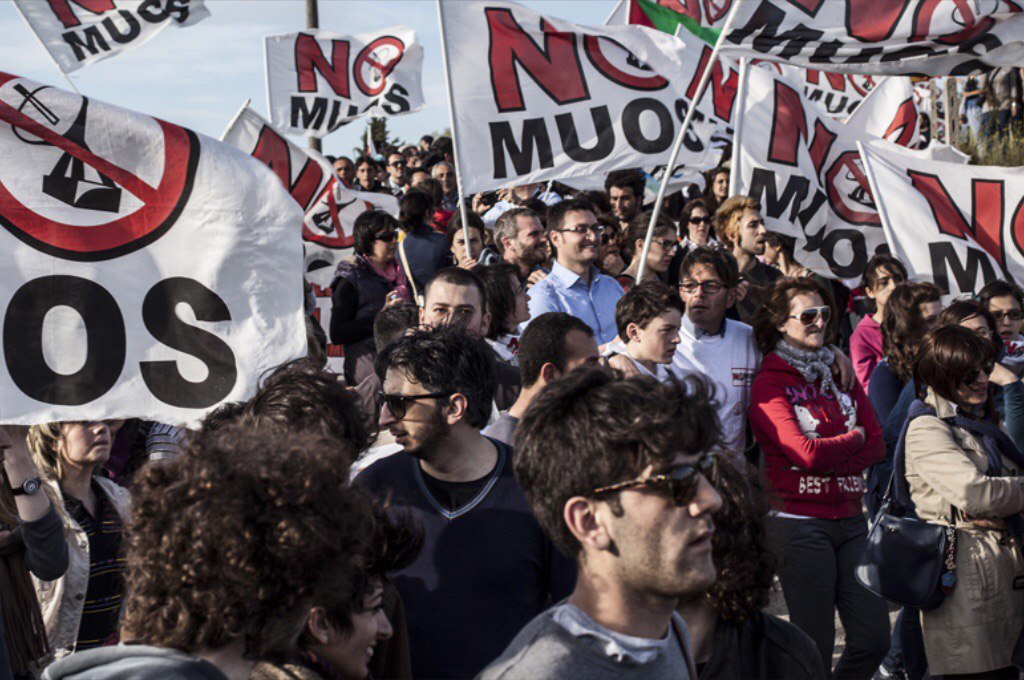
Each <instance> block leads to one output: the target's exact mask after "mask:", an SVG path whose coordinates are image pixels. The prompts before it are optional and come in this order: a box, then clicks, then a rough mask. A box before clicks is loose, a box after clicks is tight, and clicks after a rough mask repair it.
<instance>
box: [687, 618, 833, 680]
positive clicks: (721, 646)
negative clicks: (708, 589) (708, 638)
mask: <svg viewBox="0 0 1024 680" xmlns="http://www.w3.org/2000/svg"><path fill="white" fill-rule="evenodd" d="M698 670H699V673H700V678H701V680H704V679H705V678H716V679H719V680H733V679H734V680H743V679H745V678H758V679H759V680H791V679H792V680H799V679H802V678H824V677H826V675H825V669H824V668H823V667H822V665H821V656H820V655H819V654H818V648H817V647H815V646H814V643H813V642H812V641H811V638H809V637H807V634H806V633H804V632H803V631H802V630H800V629H799V628H797V627H796V626H794V625H793V624H792V623H789V622H787V621H783V620H782V619H780V618H777V617H775V616H772V615H771V614H766V613H764V612H758V613H757V615H755V616H754V617H753V618H751V619H749V620H748V621H746V622H745V623H730V622H725V621H723V622H719V624H718V628H717V629H716V630H715V646H714V651H712V653H711V658H710V659H708V662H707V663H706V664H703V665H699V666H698Z"/></svg>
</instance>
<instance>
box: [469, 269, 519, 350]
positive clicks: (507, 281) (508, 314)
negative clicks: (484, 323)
mask: <svg viewBox="0 0 1024 680" xmlns="http://www.w3.org/2000/svg"><path fill="white" fill-rule="evenodd" d="M470 271H472V272H473V273H474V274H476V275H477V276H478V277H479V278H480V282H481V283H483V284H484V297H486V299H487V310H488V311H489V312H490V313H491V327H490V328H488V329H487V337H488V339H490V340H496V339H497V338H498V337H500V336H501V335H504V334H505V333H511V332H513V331H514V330H515V328H516V323H515V319H514V316H515V313H516V295H517V294H518V291H517V290H516V289H515V286H514V285H513V284H512V280H511V277H513V276H514V277H516V280H518V279H519V270H518V269H517V268H516V266H515V265H512V264H508V263H506V262H498V263H496V264H490V265H483V264H478V265H476V266H475V267H473V268H472V269H471V270H470Z"/></svg>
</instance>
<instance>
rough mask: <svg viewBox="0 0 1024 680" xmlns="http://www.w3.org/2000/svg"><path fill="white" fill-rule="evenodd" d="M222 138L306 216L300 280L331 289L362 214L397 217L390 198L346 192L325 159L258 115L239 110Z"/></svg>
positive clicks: (302, 224) (348, 250)
mask: <svg viewBox="0 0 1024 680" xmlns="http://www.w3.org/2000/svg"><path fill="white" fill-rule="evenodd" d="M221 139H222V140H223V141H225V142H227V143H228V144H231V145H232V146H235V147H237V148H239V149H241V150H242V151H244V152H245V153H247V154H251V155H252V156H255V157H256V158H257V159H259V160H260V161H262V162H263V163H265V164H266V165H268V166H269V167H270V169H271V170H273V171H274V174H275V175H277V177H278V179H280V180H281V184H282V185H284V187H285V188H286V189H288V191H289V192H290V193H291V195H292V198H294V199H295V202H296V203H298V204H299V206H300V207H301V208H302V211H303V213H304V215H305V218H304V219H303V220H301V222H299V223H296V225H295V228H296V229H300V228H301V230H302V238H303V241H304V245H305V253H306V255H305V268H304V270H303V273H304V275H305V276H306V278H307V279H309V281H310V283H314V284H317V285H320V286H324V287H326V286H328V285H330V282H331V278H332V277H333V274H334V268H335V267H336V266H337V264H338V263H339V262H340V261H341V260H343V259H345V258H347V257H349V256H350V255H351V254H352V226H353V224H354V223H355V219H356V218H357V217H359V215H360V214H361V213H362V212H363V211H364V210H369V209H371V208H374V207H377V208H381V209H382V210H385V211H387V212H389V213H390V214H392V215H397V214H398V201H397V200H396V199H395V197H394V196H389V195H385V194H374V193H369V192H361V191H353V190H351V189H347V188H345V186H344V185H343V184H342V183H341V180H340V179H338V176H337V175H336V174H334V169H333V168H332V167H331V164H330V163H328V162H327V159H326V158H324V157H323V156H321V155H320V154H318V153H316V152H315V151H310V150H308V149H303V148H301V147H300V146H298V145H297V144H295V143H294V142H292V141H291V140H289V139H288V138H287V137H285V136H284V135H282V134H281V133H280V132H277V131H276V130H275V129H274V128H273V126H271V124H270V123H269V122H268V121H267V120H266V119H265V118H263V116H261V115H260V114H258V113H256V112H255V111H253V110H252V109H251V108H249V106H248V105H245V106H243V107H242V109H241V110H240V111H239V112H238V115H236V116H235V119H234V120H233V121H231V123H230V124H229V125H228V128H227V130H225V131H224V134H223V136H222V137H221Z"/></svg>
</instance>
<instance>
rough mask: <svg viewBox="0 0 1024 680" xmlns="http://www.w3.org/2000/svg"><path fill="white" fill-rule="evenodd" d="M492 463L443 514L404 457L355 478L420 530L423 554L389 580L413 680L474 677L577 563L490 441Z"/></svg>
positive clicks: (557, 595) (507, 452)
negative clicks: (401, 614)
mask: <svg viewBox="0 0 1024 680" xmlns="http://www.w3.org/2000/svg"><path fill="white" fill-rule="evenodd" d="M490 441H491V442H493V443H494V445H495V447H497V449H498V464H497V466H496V467H495V469H494V472H493V473H492V477H491V479H490V481H489V482H488V483H487V485H486V486H485V487H484V489H483V490H482V491H481V492H480V494H478V495H477V496H476V497H475V498H474V499H473V500H471V501H469V502H468V503H467V504H466V505H464V506H462V507H461V508H459V509H458V510H455V511H453V512H448V511H446V510H444V508H443V507H442V506H441V505H439V504H438V503H437V501H436V500H434V498H433V496H431V495H430V492H429V491H428V490H427V487H426V485H425V482H424V481H423V476H422V475H423V473H422V471H421V469H420V465H419V461H418V460H417V459H416V458H413V457H412V456H410V455H408V454H407V453H405V452H400V453H396V454H394V455H392V456H389V457H387V458H385V459H383V460H380V461H378V462H376V463H374V464H373V465H371V466H370V467H368V468H367V469H366V470H365V471H363V472H362V473H361V474H360V475H359V476H358V477H356V479H355V482H354V483H355V485H356V486H360V487H362V488H364V489H367V490H368V491H370V492H371V493H372V494H374V495H375V496H378V497H380V498H384V497H386V496H387V495H388V494H389V493H390V494H391V495H392V498H393V499H394V500H395V501H396V502H399V503H402V504H404V505H407V506H409V507H410V508H412V509H413V511H414V512H415V514H416V515H417V516H418V519H419V520H420V522H421V523H422V524H423V528H424V531H425V542H424V546H423V552H421V553H420V556H419V558H417V560H416V561H415V562H414V563H413V564H412V565H411V566H409V567H408V568H406V569H404V570H402V571H400V572H398V573H397V574H395V575H393V581H394V584H395V587H396V588H397V589H398V592H399V594H401V596H402V603H403V605H404V606H405V612H406V618H407V621H408V627H409V646H410V653H411V656H412V675H413V677H414V678H471V677H473V676H475V675H476V674H477V673H479V672H480V671H481V670H483V668H484V667H485V666H487V664H489V663H490V662H491V661H493V660H494V659H496V658H497V657H498V656H499V655H500V654H501V653H502V652H503V651H504V650H505V647H507V646H508V644H509V642H511V641H512V638H514V637H515V636H516V634H517V633H518V632H519V630H520V629H521V628H522V627H523V626H525V625H526V624H527V623H529V622H530V620H532V619H533V617H535V616H536V615H537V614H539V613H540V612H542V611H543V610H544V609H545V608H546V607H547V606H548V605H550V604H552V603H553V602H556V601H558V600H561V599H562V598H564V597H566V596H568V594H569V593H570V592H571V591H572V588H573V586H574V585H575V579H576V567H575V564H574V563H572V562H571V561H569V560H568V559H566V558H565V557H563V556H562V555H561V554H559V553H558V552H557V550H556V549H555V547H554V546H553V544H552V543H551V541H550V540H548V538H547V537H546V536H545V535H544V533H543V531H542V530H541V528H540V525H539V524H538V523H537V520H536V519H534V517H533V515H532V514H531V513H530V508H529V506H528V505H527V502H526V497H525V496H524V495H523V491H522V489H521V488H520V487H519V484H518V482H516V479H515V477H514V475H513V473H512V449H511V448H510V447H508V446H506V445H505V444H502V443H501V442H497V441H495V440H493V439H491V440H490Z"/></svg>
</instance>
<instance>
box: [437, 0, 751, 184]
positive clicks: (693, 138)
mask: <svg viewBox="0 0 1024 680" xmlns="http://www.w3.org/2000/svg"><path fill="white" fill-rule="evenodd" d="M440 8H441V17H442V21H443V22H444V27H445V32H446V37H447V49H448V59H447V62H448V69H449V73H448V77H449V82H450V87H451V88H452V93H453V97H454V99H455V102H456V107H455V109H456V110H455V133H456V135H457V145H458V148H459V151H460V158H459V165H460V168H459V171H460V173H461V175H462V184H463V190H464V191H465V192H466V193H472V192H476V191H486V190H489V189H497V188H500V187H504V186H508V185H514V184H524V183H530V182H542V181H548V180H551V179H562V178H567V179H571V178H572V177H577V176H579V177H584V176H588V175H596V174H606V173H608V172H609V171H611V170H614V169H617V168H624V167H651V166H655V165H660V164H664V163H665V162H666V161H667V160H668V156H669V153H670V150H671V147H672V144H673V142H674V141H675V137H676V134H677V133H678V130H679V126H680V124H681V123H682V120H683V118H684V117H685V115H686V109H687V107H688V106H689V103H690V99H691V96H690V94H689V93H691V92H693V91H695V90H696V87H697V83H698V80H699V78H700V74H701V69H702V65H701V59H700V58H701V55H702V49H701V48H702V46H703V45H702V44H698V41H697V40H696V39H694V40H693V42H692V43H691V44H687V43H686V42H683V40H682V39H680V38H676V37H674V36H670V35H667V34H665V33H661V32H659V31H655V30H653V29H649V28H646V27H640V26H609V27H603V28H602V27H588V26H579V25H577V24H573V23H570V22H568V21H563V20H561V19H555V18H551V17H547V16H544V15H542V14H539V13H537V12H534V11H532V10H529V9H527V8H524V7H522V6H520V5H517V4H515V3H512V2H503V1H501V0H495V1H494V2H484V1H482V0H458V1H457V2H452V1H447V0H446V1H443V2H441V4H440ZM705 99H708V98H707V97H706V98H705ZM723 113H724V115H722V116H717V115H716V114H715V113H714V111H713V107H711V106H710V105H709V108H708V113H707V114H705V113H704V110H703V109H699V110H698V111H697V113H696V114H695V116H694V124H693V127H692V128H691V129H690V130H689V131H688V132H687V135H686V138H685V141H684V144H683V147H682V150H681V155H680V158H679V162H680V163H681V164H686V165H688V166H690V167H694V168H710V167H712V166H713V162H714V160H715V156H714V155H713V154H711V153H709V152H710V151H711V142H710V138H711V136H712V135H713V134H714V132H715V131H716V130H717V129H718V128H719V127H720V126H721V125H723V124H725V123H727V122H728V117H729V114H730V113H731V111H726V112H723ZM712 117H714V118H715V120H712Z"/></svg>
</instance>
